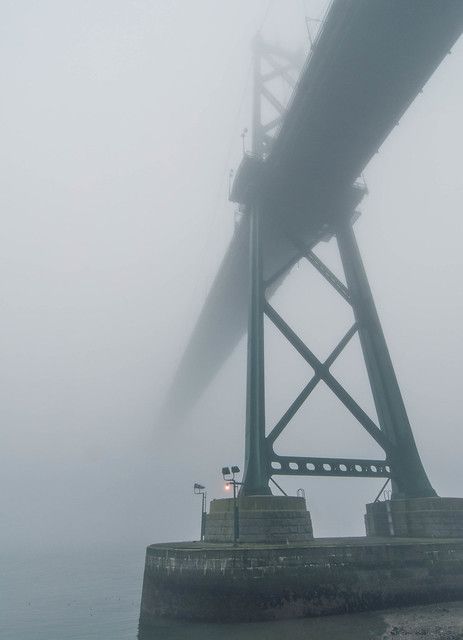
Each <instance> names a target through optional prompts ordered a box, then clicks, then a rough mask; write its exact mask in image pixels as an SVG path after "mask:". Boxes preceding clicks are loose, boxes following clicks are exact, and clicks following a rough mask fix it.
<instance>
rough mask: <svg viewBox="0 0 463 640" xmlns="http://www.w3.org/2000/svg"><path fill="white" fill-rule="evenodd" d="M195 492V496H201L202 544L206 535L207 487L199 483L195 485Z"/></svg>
mask: <svg viewBox="0 0 463 640" xmlns="http://www.w3.org/2000/svg"><path fill="white" fill-rule="evenodd" d="M193 491H194V493H195V495H197V496H201V537H200V540H201V542H203V541H204V534H205V533H206V497H207V493H206V487H203V485H202V484H198V483H197V482H195V483H194V485H193Z"/></svg>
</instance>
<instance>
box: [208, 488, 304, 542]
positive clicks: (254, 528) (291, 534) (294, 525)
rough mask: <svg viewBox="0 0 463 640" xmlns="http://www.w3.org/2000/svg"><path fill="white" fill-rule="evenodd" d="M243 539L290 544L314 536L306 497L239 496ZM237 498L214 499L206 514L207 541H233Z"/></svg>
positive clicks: (239, 515)
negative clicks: (235, 501) (235, 500)
mask: <svg viewBox="0 0 463 640" xmlns="http://www.w3.org/2000/svg"><path fill="white" fill-rule="evenodd" d="M237 506H238V519H239V542H263V543H266V542H267V543H280V542H282V543H286V542H304V541H306V540H310V539H312V538H313V533H312V522H311V519H310V513H309V512H308V511H307V507H306V503H305V499H304V498H299V497H294V496H244V497H241V498H237ZM233 527H234V502H233V498H223V499H220V500H212V501H211V505H210V511H209V513H208V515H207V516H206V536H205V540H206V542H232V541H233Z"/></svg>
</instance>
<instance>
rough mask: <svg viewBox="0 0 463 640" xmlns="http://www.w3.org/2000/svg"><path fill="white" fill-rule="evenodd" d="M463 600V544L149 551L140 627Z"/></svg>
mask: <svg viewBox="0 0 463 640" xmlns="http://www.w3.org/2000/svg"><path fill="white" fill-rule="evenodd" d="M462 597H463V539H460V540H457V539H453V540H450V539H447V540H444V539H441V540H429V539H427V540H426V539H415V540H412V539H399V538H393V539H391V538H340V539H334V538H331V539H330V538H327V539H318V540H312V541H311V542H307V543H304V544H288V545H258V544H243V545H239V546H233V545H231V544H206V543H194V542H193V543H173V544H158V545H151V546H150V547H148V549H147V554H146V565H145V576H144V583H143V594H142V603H141V617H140V620H141V623H142V624H144V625H146V624H149V623H150V621H155V620H156V619H157V618H158V617H162V616H167V617H172V618H180V619H190V620H206V621H253V620H271V619H282V618H295V617H305V616H317V615H326V614H331V613H343V612H350V611H362V610H371V609H380V608H384V607H390V606H402V605H404V604H407V603H409V604H417V603H426V602H438V601H444V600H451V599H458V598H462Z"/></svg>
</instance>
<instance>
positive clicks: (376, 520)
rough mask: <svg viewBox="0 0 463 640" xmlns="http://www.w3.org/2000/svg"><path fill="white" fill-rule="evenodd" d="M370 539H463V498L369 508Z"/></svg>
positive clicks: (412, 500) (380, 504)
mask: <svg viewBox="0 0 463 640" xmlns="http://www.w3.org/2000/svg"><path fill="white" fill-rule="evenodd" d="M365 528H366V532H367V535H368V536H398V537H411V538H417V537H420V538H463V498H440V497H433V498H409V499H407V500H397V499H396V500H384V501H379V502H373V503H371V504H367V508H366V515H365Z"/></svg>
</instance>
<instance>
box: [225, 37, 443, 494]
mask: <svg viewBox="0 0 463 640" xmlns="http://www.w3.org/2000/svg"><path fill="white" fill-rule="evenodd" d="M253 56H254V92H253V124H252V151H251V153H250V154H247V155H245V156H244V157H243V161H242V163H241V165H240V168H239V170H238V172H237V175H236V178H235V181H234V184H233V188H232V192H231V196H230V198H231V200H232V201H234V202H238V203H239V204H240V207H241V208H242V210H243V211H244V215H245V216H246V217H247V218H248V227H249V305H248V312H249V315H248V340H247V387H246V389H247V390H246V429H245V433H246V441H245V467H244V477H243V485H242V489H241V495H243V496H253V495H269V494H271V490H270V487H269V481H270V480H271V479H272V476H273V475H290V476H337V477H374V478H385V479H386V480H387V479H390V480H391V484H392V498H393V499H395V498H417V497H432V496H436V492H435V491H434V489H433V487H432V485H431V483H430V481H429V479H428V476H427V474H426V471H425V469H424V467H423V464H422V462H421V459H420V455H419V453H418V449H417V447H416V443H415V440H414V437H413V432H412V429H411V426H410V422H409V419H408V416H407V411H406V409H405V405H404V402H403V399H402V394H401V392H400V388H399V384H398V382H397V377H396V374H395V371H394V367H393V364H392V361H391V357H390V355H389V351H388V347H387V343H386V340H385V337H384V333H383V330H382V328H381V323H380V320H379V317H378V313H377V310H376V306H375V303H374V300H373V296H372V293H371V289H370V286H369V283H368V278H367V274H366V272H365V268H364V265H363V263H362V258H361V255H360V251H359V247H358V245H357V241H356V238H355V233H354V229H353V224H354V221H355V215H354V211H353V210H346V211H343V212H342V214H341V215H338V216H337V217H336V219H335V220H334V221H332V223H331V225H330V234H331V235H332V236H334V237H335V239H336V242H337V246H338V249H339V255H340V258H341V262H342V266H343V270H344V274H345V281H346V283H347V286H346V285H344V284H343V283H342V282H341V281H340V280H339V279H338V278H337V277H336V275H335V274H334V273H333V272H332V271H331V270H330V269H329V268H328V267H327V266H326V265H325V264H324V263H323V262H322V261H321V260H320V259H319V258H318V257H317V256H316V255H315V253H314V252H313V251H312V247H311V246H307V245H306V244H305V243H304V242H303V241H302V240H301V239H300V238H298V237H295V236H294V235H291V233H290V232H286V231H285V233H286V235H287V237H288V240H289V241H290V242H292V244H293V245H294V248H295V251H296V254H295V258H293V259H292V264H294V262H297V261H298V260H299V259H303V258H304V259H306V260H308V261H309V263H310V264H311V265H312V266H313V267H314V268H315V269H317V270H318V271H319V272H320V273H321V275H322V276H323V277H324V279H325V280H326V283H327V286H332V287H334V289H335V290H336V291H337V293H338V294H339V295H340V296H341V297H342V298H343V299H344V301H345V303H346V304H348V305H350V307H351V308H352V312H353V324H352V326H351V328H350V329H349V331H348V332H347V333H346V335H344V336H343V337H342V338H341V339H340V341H339V343H338V344H337V346H336V347H335V349H334V350H333V351H332V353H331V354H330V355H329V356H328V358H327V359H326V360H325V361H321V360H319V359H318V358H317V357H316V356H315V354H314V353H313V352H312V351H311V349H310V348H309V346H307V345H306V344H304V342H303V341H302V340H301V338H300V337H299V336H298V335H297V334H296V333H295V332H294V331H293V329H292V328H291V327H290V326H289V324H288V323H287V322H286V321H285V320H284V318H283V317H281V316H280V315H279V314H278V313H277V311H276V310H275V309H274V307H273V306H272V305H271V304H270V302H269V296H268V295H267V293H268V291H269V288H270V286H271V285H272V284H273V283H274V282H275V280H276V279H277V278H278V277H279V276H281V273H276V274H275V275H274V277H272V278H270V279H268V280H265V279H264V263H265V260H266V257H267V256H266V251H265V242H264V240H263V237H264V234H263V223H264V221H265V217H266V215H267V211H268V209H269V200H268V194H267V190H266V185H265V182H264V181H262V180H261V175H262V173H263V172H262V167H263V163H264V162H265V159H266V158H267V156H268V154H269V152H270V150H271V147H272V142H273V136H272V132H275V131H277V130H278V127H279V124H280V122H281V119H282V118H283V115H284V112H285V109H284V106H283V104H282V103H281V101H280V100H279V99H278V97H277V96H276V95H275V93H274V92H272V81H274V80H275V78H279V79H280V80H281V82H282V83H286V84H287V85H288V88H291V89H292V88H293V87H294V84H295V74H297V72H298V71H299V68H300V63H299V58H298V56H295V55H292V54H288V53H287V52H285V51H284V50H282V49H281V48H279V47H274V46H271V45H269V44H267V43H265V42H264V41H263V40H262V39H261V38H259V37H258V38H256V40H255V42H254V48H253ZM264 62H265V63H266V67H267V68H266V70H265V71H264V69H263V63H264ZM265 106H270V107H271V108H272V109H273V111H274V112H276V115H275V116H274V117H272V118H270V119H267V120H265V118H264V111H265V109H264V107H265ZM287 267H288V265H285V268H286V270H287ZM283 271H284V269H282V272H283ZM264 316H267V318H268V319H269V320H270V321H271V322H272V323H273V324H274V325H275V327H276V328H277V329H278V330H279V331H280V332H281V333H282V335H283V336H284V337H285V338H286V339H287V340H288V341H289V342H290V344H291V345H292V346H293V347H294V348H295V350H296V351H297V352H298V353H299V354H300V356H301V357H302V358H303V359H304V360H306V362H307V363H308V364H309V365H310V366H311V367H312V368H313V370H314V372H315V373H314V375H313V377H312V378H311V379H310V380H308V381H307V384H306V385H305V387H304V388H303V390H302V391H301V392H300V393H299V395H298V396H297V397H296V399H295V400H294V402H292V404H291V405H290V406H289V407H288V409H287V410H286V412H285V413H284V415H283V416H282V417H281V419H280V420H279V421H278V422H277V424H275V425H274V426H273V428H272V429H271V430H270V431H269V432H268V433H267V434H266V417H265V358H264V340H265V338H264ZM355 334H358V336H359V340H360V344H361V350H362V354H363V359H364V362H365V366H366V371H367V373H368V379H369V384H370V387H371V392H372V396H373V399H374V404H375V407H376V412H377V416H378V424H376V423H375V421H374V420H373V419H372V418H371V417H370V416H368V415H367V414H366V413H365V411H364V410H363V409H362V408H361V407H360V406H359V404H357V402H356V401H355V400H354V398H352V396H351V395H350V394H349V393H348V392H347V391H346V389H345V388H344V387H343V386H342V385H341V384H340V383H339V381H338V380H337V379H336V378H335V377H334V376H333V374H332V373H331V367H332V365H333V363H334V362H335V360H336V359H337V357H338V356H339V355H340V354H341V352H342V351H343V349H344V348H345V347H346V345H347V344H348V343H349V341H350V340H351V339H352V337H353V336H354V335H355ZM320 381H323V382H324V383H325V384H326V385H327V386H328V388H329V389H330V390H331V392H332V393H333V394H334V395H335V396H336V397H337V398H338V399H339V400H340V401H341V402H342V403H343V404H344V406H345V407H346V408H347V409H348V410H349V411H350V413H351V414H352V415H353V416H354V417H355V418H356V419H357V421H358V422H359V423H360V425H361V426H362V427H363V428H364V429H365V430H366V432H367V433H368V434H369V435H370V436H371V438H373V440H375V442H376V443H377V444H378V445H379V446H380V447H381V448H382V450H383V451H384V454H385V457H384V458H383V459H379V460H374V459H364V458H362V457H358V458H335V457H325V458H322V457H313V456H302V455H299V454H296V455H294V456H281V455H277V454H276V453H275V450H274V444H275V441H276V439H277V438H278V437H279V436H281V434H282V433H283V432H284V430H285V428H286V426H287V425H288V423H289V422H290V420H291V419H292V418H293V416H294V415H295V414H296V412H297V411H298V410H299V409H300V408H301V406H302V405H303V403H304V402H306V401H307V400H309V398H310V394H311V393H312V391H313V390H314V389H315V387H316V386H317V384H318V383H319V382H320Z"/></svg>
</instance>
